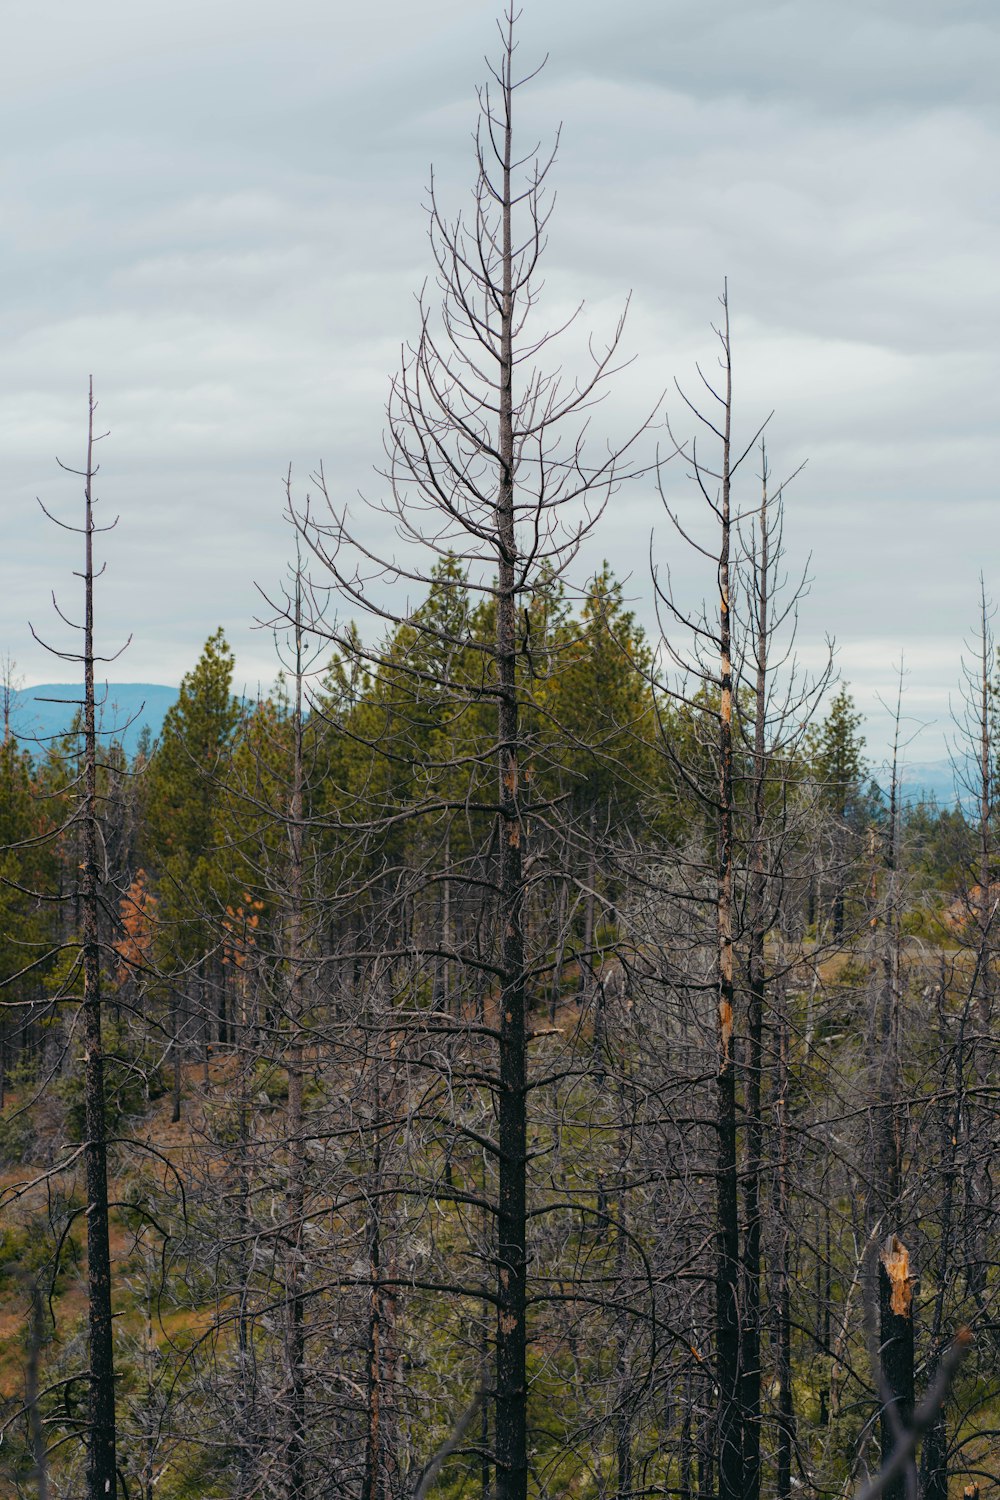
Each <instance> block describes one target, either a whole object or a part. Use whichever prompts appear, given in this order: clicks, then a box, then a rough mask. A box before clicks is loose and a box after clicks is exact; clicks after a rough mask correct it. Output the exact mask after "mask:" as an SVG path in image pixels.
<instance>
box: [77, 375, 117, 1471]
mask: <svg viewBox="0 0 1000 1500" xmlns="http://www.w3.org/2000/svg"><path fill="white" fill-rule="evenodd" d="M95 409H96V403H95V401H94V383H93V380H91V382H90V395H89V403H88V423H87V468H86V475H85V488H84V499H85V506H86V522H85V528H84V536H85V549H86V550H85V563H84V590H85V599H84V627H83V628H84V647H83V671H84V687H83V692H84V700H83V724H84V775H83V808H82V815H83V839H84V844H83V881H82V885H81V906H82V914H83V1034H84V1044H85V1048H86V1051H85V1054H84V1110H85V1122H86V1125H85V1128H86V1132H87V1141H86V1145H85V1147H84V1160H85V1165H86V1179H87V1312H88V1323H89V1334H90V1407H89V1426H90V1447H89V1455H88V1459H89V1461H88V1466H87V1495H88V1500H107V1497H108V1496H110V1497H111V1500H114V1496H115V1494H116V1493H117V1472H116V1465H115V1365H114V1345H113V1326H112V1314H111V1249H110V1244H109V1233H108V1151H107V1140H106V1124H105V1113H104V1052H103V1046H102V1037H101V948H100V932H99V925H98V924H99V917H100V896H99V885H100V878H101V876H100V867H99V863H98V861H99V849H100V830H99V827H98V817H99V813H98V804H97V727H96V722H95V715H96V709H95V699H94V529H95V528H94V514H93V493H92V482H93V477H94V473H95V468H94V442H95V436H94V412H95Z"/></svg>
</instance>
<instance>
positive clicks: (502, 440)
mask: <svg viewBox="0 0 1000 1500" xmlns="http://www.w3.org/2000/svg"><path fill="white" fill-rule="evenodd" d="M506 41H507V45H506V49H505V52H504V58H503V63H502V68H503V73H502V100H503V110H504V121H503V143H502V156H503V167H502V172H503V182H502V189H501V194H502V203H501V213H502V219H503V223H502V240H503V243H502V259H503V288H502V295H501V307H500V324H501V329H500V370H499V384H500V403H499V405H500V414H499V416H500V420H499V433H498V437H499V444H498V447H499V454H500V485H499V494H498V497H497V508H496V525H497V539H498V542H499V559H498V564H499V566H498V574H499V578H498V585H499V586H498V591H497V608H496V659H497V677H498V686H499V713H498V719H499V725H498V727H499V737H498V738H499V796H500V818H499V827H498V840H499V902H498V911H497V919H498V927H499V932H500V952H501V957H500V968H501V984H500V1017H499V1034H500V1040H499V1075H500V1079H499V1082H500V1088H499V1203H498V1213H497V1333H496V1402H495V1411H496V1426H495V1442H496V1491H497V1500H525V1497H526V1495H527V1489H528V1443H527V1330H526V1326H525V1318H526V1310H527V1263H526V1214H527V1118H526V1117H527V1043H526V1034H525V1031H526V1028H525V998H526V997H525V974H524V933H523V929H522V903H523V889H522V877H521V861H522V847H521V845H522V836H523V829H522V822H521V809H520V799H519V789H518V775H519V760H520V755H519V751H520V724H519V712H518V710H519V703H518V685H517V675H516V673H517V634H516V632H517V595H516V589H517V582H516V569H517V562H518V547H517V536H516V532H515V521H514V428H513V381H514V359H513V346H512V338H513V322H514V293H513V259H514V247H513V240H512V227H511V207H512V201H511V200H512V187H511V160H512V143H511V142H512V137H511V106H512V96H513V90H512V81H511V67H512V65H513V12H512V11H511V12H509V13H508V31H507V38H506Z"/></svg>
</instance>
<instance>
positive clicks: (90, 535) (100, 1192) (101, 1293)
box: [32, 377, 128, 1500]
mask: <svg viewBox="0 0 1000 1500" xmlns="http://www.w3.org/2000/svg"><path fill="white" fill-rule="evenodd" d="M96 411H97V402H96V401H95V399H94V382H93V377H91V380H90V386H89V391H88V397H87V454H86V462H85V465H84V468H83V469H73V468H69V467H68V466H67V465H65V464H62V463H60V467H61V468H64V469H66V472H67V473H70V474H74V475H76V476H78V477H79V478H81V479H82V480H83V512H84V518H83V525H82V526H73V525H69V524H67V523H66V522H62V521H59V522H57V524H58V525H60V526H63V527H64V528H65V529H66V530H68V531H73V532H76V533H78V534H79V535H82V536H83V547H84V554H83V569H82V571H81V572H79V573H78V574H77V575H76V576H77V577H78V578H80V579H81V580H82V582H83V622H82V624H77V623H75V622H72V621H70V620H69V619H68V618H67V616H66V615H64V614H63V613H62V611H61V610H59V608H58V605H57V606H56V609H57V612H58V613H59V615H60V618H61V619H62V620H64V621H65V622H66V623H67V624H72V625H73V627H74V628H75V629H77V630H79V631H80V632H81V633H82V636H83V650H82V652H71V651H58V650H56V649H55V648H54V647H52V646H48V645H47V643H46V642H44V641H42V640H41V638H40V637H39V636H38V635H37V634H36V632H35V631H34V628H33V627H32V634H33V635H35V639H36V640H39V642H40V644H42V645H45V646H46V649H47V650H49V651H52V652H53V654H54V655H56V656H58V657H59V658H60V659H61V660H63V661H75V662H79V663H81V665H82V667H83V697H82V699H81V700H79V703H80V708H81V710H82V731H83V733H82V747H83V748H82V765H81V768H80V772H79V774H78V779H77V782H76V793H77V808H76V814H75V821H76V822H77V824H78V826H79V828H80V831H81V837H82V860H81V872H80V881H79V887H78V897H79V910H80V917H81V932H80V961H81V962H80V968H81V972H82V979H83V994H82V1013H83V1043H84V1054H83V1071H84V1129H85V1132H86V1140H85V1143H84V1165H85V1174H86V1195H87V1213H86V1219H87V1318H88V1350H89V1370H88V1376H89V1405H88V1419H87V1435H88V1442H87V1455H88V1458H87V1497H88V1500H107V1497H108V1496H111V1497H112V1500H113V1497H114V1496H115V1495H116V1494H117V1489H118V1474H117V1465H116V1457H115V1447H116V1430H115V1359H114V1340H113V1325H112V1303H111V1249H110V1241H109V1216H108V1147H107V1125H106V1117H105V1082H104V1049H103V1038H102V1025H101V1020H102V1017H101V947H102V936H101V889H102V883H103V878H104V873H105V860H104V856H103V837H102V829H101V809H100V804H99V800H98V785H97V782H98V766H99V755H98V727H97V702H96V694H95V686H94V668H95V663H96V662H97V661H108V660H114V658H108V657H99V656H98V655H97V652H96V648H95V644H94V582H95V577H96V576H97V575H96V574H95V571H94V535H95V533H97V532H99V531H110V530H111V529H112V528H113V527H114V525H115V524H116V522H114V521H113V522H112V523H111V525H110V526H97V525H96V523H95V519H94V506H95V503H96V496H95V494H94V480H95V478H96V475H97V471H98V467H99V466H98V464H97V461H96V458H95V451H94V450H95V447H96V444H97V443H98V442H100V441H101V439H102V438H104V437H106V436H107V434H106V433H97V432H95V428H94V417H95V414H96ZM42 509H43V510H45V507H44V506H43V507H42ZM45 514H46V515H49V512H48V511H47V510H46V511H45ZM50 519H55V518H54V517H50ZM127 644H128V642H126V645H127ZM124 649H125V647H124V646H123V647H122V648H121V650H124ZM120 654H121V652H120V651H119V652H118V653H116V655H120Z"/></svg>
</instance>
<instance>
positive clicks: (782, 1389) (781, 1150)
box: [775, 1015, 829, 1500]
mask: <svg viewBox="0 0 1000 1500" xmlns="http://www.w3.org/2000/svg"><path fill="white" fill-rule="evenodd" d="M776 1095H777V1097H776V1099H775V1114H776V1116H777V1119H776V1126H777V1131H776V1134H777V1140H776V1142H775V1147H776V1156H777V1163H776V1174H775V1199H776V1203H775V1207H776V1210H777V1214H776V1218H777V1234H778V1254H777V1273H778V1274H777V1298H776V1301H777V1322H778V1329H777V1340H776V1342H777V1377H778V1454H777V1483H776V1491H775V1493H776V1496H777V1500H788V1497H789V1496H790V1495H791V1492H792V1445H793V1442H794V1437H795V1408H794V1396H793V1390H792V1317H791V1299H790V1289H791V1256H790V1253H789V1251H790V1240H791V1223H790V1213H791V1204H790V1201H789V1191H788V1026H787V1024H786V1021H785V1018H784V1015H782V1016H781V1018H780V1020H779V1022H778V1077H777V1090H776ZM827 1253H828V1254H829V1246H828V1247H827Z"/></svg>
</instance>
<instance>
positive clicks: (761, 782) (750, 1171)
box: [740, 446, 770, 1500]
mask: <svg viewBox="0 0 1000 1500" xmlns="http://www.w3.org/2000/svg"><path fill="white" fill-rule="evenodd" d="M761 453H762V459H763V477H762V483H763V490H762V494H761V506H760V520H759V526H758V532H759V538H760V540H759V546H758V547H756V548H755V549H754V556H753V558H752V562H751V578H752V582H753V588H754V593H755V595H756V597H755V600H754V615H755V618H754V624H753V630H754V646H755V651H754V655H755V656H756V660H757V681H756V684H755V692H754V748H753V783H752V806H751V822H750V889H749V900H748V906H747V926H748V929H749V953H748V963H747V979H748V985H747V1054H746V1070H745V1074H746V1097H745V1106H744V1114H745V1119H746V1127H745V1129H746V1165H745V1176H744V1205H745V1216H746V1229H745V1237H744V1245H743V1267H742V1269H743V1277H742V1291H743V1309H742V1312H743V1327H742V1340H741V1350H740V1406H741V1417H740V1420H741V1423H742V1439H743V1493H744V1496H745V1500H758V1497H759V1495H760V1420H761V1412H760V1391H761V1369H760V1362H761V1339H760V1309H761V1211H760V1180H761V1158H762V1154H763V1122H762V1118H761V1074H762V1068H763V1030H764V1001H765V983H766V979H765V970H764V941H765V938H766V936H767V929H768V919H767V909H766V906H767V859H766V851H765V842H764V841H765V826H764V824H765V815H766V792H767V746H766V741H765V732H766V724H767V689H768V681H767V670H768V633H769V624H770V619H769V597H768V591H769V585H770V576H769V570H770V558H769V555H768V547H769V541H770V534H769V531H768V514H767V458H766V454H765V453H764V451H763V446H762V450H761Z"/></svg>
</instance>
